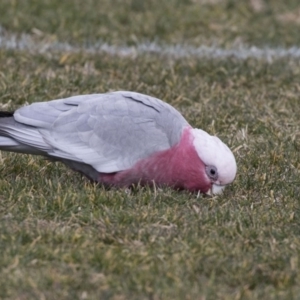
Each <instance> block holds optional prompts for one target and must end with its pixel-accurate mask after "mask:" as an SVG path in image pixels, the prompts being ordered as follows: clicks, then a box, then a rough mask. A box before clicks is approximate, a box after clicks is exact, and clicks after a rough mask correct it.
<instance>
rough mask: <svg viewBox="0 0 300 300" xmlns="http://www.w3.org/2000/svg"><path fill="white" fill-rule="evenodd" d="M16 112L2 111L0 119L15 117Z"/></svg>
mask: <svg viewBox="0 0 300 300" xmlns="http://www.w3.org/2000/svg"><path fill="white" fill-rule="evenodd" d="M13 115H14V111H0V118H9V117H13Z"/></svg>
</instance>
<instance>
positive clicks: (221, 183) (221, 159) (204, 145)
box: [192, 129, 237, 194]
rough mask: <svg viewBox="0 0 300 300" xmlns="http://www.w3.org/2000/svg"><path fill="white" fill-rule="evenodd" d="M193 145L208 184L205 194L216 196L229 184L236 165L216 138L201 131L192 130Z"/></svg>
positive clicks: (225, 147)
mask: <svg viewBox="0 0 300 300" xmlns="http://www.w3.org/2000/svg"><path fill="white" fill-rule="evenodd" d="M192 135H193V137H194V139H193V145H194V147H195V149H196V151H197V154H198V156H199V158H200V159H201V161H202V162H203V164H204V165H205V174H204V176H205V178H206V180H207V182H208V183H210V189H209V190H208V191H207V192H206V193H207V194H218V193H221V192H222V191H223V189H224V188H225V186H226V185H227V184H229V183H231V182H232V181H233V180H234V178H235V176H236V171H237V165H236V161H235V158H234V155H233V153H232V152H231V150H230V149H229V148H228V147H227V145H225V144H224V143H223V142H222V141H221V140H220V139H219V138H218V137H216V136H211V135H209V134H208V133H207V132H205V131H203V130H201V129H192Z"/></svg>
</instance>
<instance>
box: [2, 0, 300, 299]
mask: <svg viewBox="0 0 300 300" xmlns="http://www.w3.org/2000/svg"><path fill="white" fill-rule="evenodd" d="M283 2H284V3H283ZM0 11H1V12H2V14H3V15H1V18H0V26H1V31H0V66H1V68H0V108H1V109H5V110H7V109H15V108H17V107H20V106H21V105H24V104H26V103H31V102H36V101H47V100H50V99H56V98H61V97H67V96H70V95H76V94H86V93H96V92H97V93H99V92H107V91H110V90H132V91H138V92H142V93H145V94H149V95H152V96H155V97H158V98H160V99H163V100H165V101H166V102H168V103H170V104H172V105H173V106H175V107H176V108H177V109H178V110H180V111H181V112H182V114H183V115H184V116H185V118H186V119H187V120H188V121H189V122H190V124H191V125H193V126H194V127H198V128H202V129H204V130H206V131H208V132H209V133H211V134H215V135H217V136H219V137H220V138H221V139H222V140H223V141H224V142H226V143H227V144H228V145H229V146H230V148H231V149H232V150H233V152H234V154H235V156H236V160H237V164H238V174H237V178H236V180H235V181H234V183H233V184H231V185H230V186H228V187H227V188H226V190H225V192H224V194H222V195H220V196H215V197H206V196H200V197H199V198H197V195H195V194H191V193H188V192H178V191H173V190H171V189H167V188H165V189H158V190H157V189H150V188H137V189H135V190H133V191H132V192H131V193H127V192H125V191H124V190H117V189H110V190H105V189H104V188H103V187H101V186H98V185H93V184H91V183H90V182H88V181H87V180H86V179H85V178H83V177H81V176H80V175H79V174H77V173H74V172H73V171H71V170H69V169H67V168H66V167H64V165H62V164H60V163H50V162H48V161H47V160H44V159H43V158H40V157H33V156H29V155H20V154H14V153H5V152H0V174H1V177H0V201H1V205H0V253H1V257H0V298H1V299H20V300H21V299H22V300H23V299H115V300H122V299H155V300H156V299H191V300H193V299H199V300H200V299H201V300H204V299H212V300H213V299H251V300H252V299H300V257H299V256H300V211H299V209H300V204H299V199H300V187H299V183H300V175H299V171H300V142H299V138H300V118H299V116H300V105H299V100H300V59H299V58H297V57H293V56H291V57H289V56H284V57H281V58H280V57H276V56H275V57H273V58H272V59H264V58H256V57H248V58H246V59H240V58H238V57H235V56H232V57H222V56H220V57H197V56H194V55H190V56H189V55H185V56H184V57H176V56H173V55H168V53H164V54H160V53H158V52H155V53H154V52H153V53H151V52H145V53H136V54H130V55H121V54H118V53H109V51H108V52H101V51H87V49H90V48H91V47H92V46H93V45H95V44H97V43H98V44H99V43H106V44H107V45H111V46H115V47H123V46H129V47H133V49H134V47H137V46H138V45H140V44H141V43H151V42H155V43H156V45H161V46H162V47H166V46H167V45H168V46H172V45H182V47H185V46H188V47H199V46H201V45H202V46H203V45H204V46H208V47H216V48H218V49H237V50H238V49H240V47H241V45H242V46H243V47H251V46H256V47H259V48H260V49H264V47H268V48H269V49H273V48H274V49H279V48H280V49H287V48H288V47H299V46H300V34H299V32H300V4H299V2H298V1H296V0H294V1H293V0H289V1H279V0H270V1H267V0H265V1H264V0H251V1H250V0H249V1H234V0H202V1H201V0H198V1H197V0H194V1H192V0H190V1H188V0H185V1H184V0H181V1H180V0H168V1H158V0H149V1H142V0H130V1H129V0H122V1H121V0H119V1H117V0H116V1H109V0H101V1H96V0H88V1H79V0H73V1H71V0H66V1H58V0H43V1H38V0H24V1H23V0H22V1H12V0H1V2H0ZM3 12H5V13H3ZM12 36H13V37H14V39H20V40H22V37H24V36H26V37H27V38H28V37H29V38H30V41H31V43H32V47H33V48H34V43H36V44H38V45H43V44H48V45H49V44H51V45H58V44H59V43H65V44H67V45H69V46H70V48H69V49H73V48H72V47H77V48H76V49H78V51H73V50H68V47H64V48H61V49H60V48H59V47H56V46H53V47H52V48H51V49H48V48H47V49H45V50H41V51H37V49H35V50H34V51H31V50H30V49H29V48H28V47H27V48H26V49H23V48H18V47H14V46H12V47H10V48H9V49H8V47H2V46H1V45H2V44H1V43H3V41H5V40H7V39H9V38H11V37H12ZM89 47H90V48H89ZM35 48H37V47H35Z"/></svg>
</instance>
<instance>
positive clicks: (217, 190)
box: [206, 184, 225, 196]
mask: <svg viewBox="0 0 300 300" xmlns="http://www.w3.org/2000/svg"><path fill="white" fill-rule="evenodd" d="M224 189H225V185H218V184H212V185H211V188H210V189H209V190H208V191H207V192H206V194H207V195H209V196H213V195H217V194H221V193H222V192H223V190H224Z"/></svg>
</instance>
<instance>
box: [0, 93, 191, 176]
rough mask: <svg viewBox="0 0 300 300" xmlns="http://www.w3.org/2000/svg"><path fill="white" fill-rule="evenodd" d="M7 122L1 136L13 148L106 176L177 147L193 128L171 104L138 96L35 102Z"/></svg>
mask: <svg viewBox="0 0 300 300" xmlns="http://www.w3.org/2000/svg"><path fill="white" fill-rule="evenodd" d="M5 119H7V120H6V121H4V122H0V135H2V136H5V138H6V139H11V144H12V146H15V145H13V144H14V143H17V144H19V145H20V146H19V147H23V148H24V147H25V148H26V146H27V147H28V151H27V152H30V151H29V150H31V153H33V151H32V149H35V151H36V152H38V153H35V154H40V153H39V152H42V153H43V154H44V155H47V156H50V157H54V158H56V159H58V160H69V161H74V162H78V163H84V164H87V165H90V166H92V167H93V168H94V169H95V170H97V171H98V172H103V173H112V172H118V171H121V170H125V169H128V168H130V167H132V166H133V165H134V164H135V163H136V162H137V161H138V160H140V159H143V158H146V157H148V156H150V155H151V154H153V153H155V152H157V151H163V150H166V149H168V148H170V147H172V146H174V145H175V144H176V143H178V142H179V140H180V136H181V133H182V131H183V129H184V128H185V127H186V126H188V123H187V121H186V120H185V119H184V118H183V117H182V115H181V114H180V113H179V112H178V111H177V110H175V109H174V108H173V107H172V106H170V105H168V104H166V103H165V102H163V101H161V100H159V99H156V98H153V97H150V96H146V95H142V94H138V93H133V92H113V93H107V94H94V95H83V96H75V97H70V98H66V99H59V100H53V101H49V102H41V103H34V104H32V105H29V106H25V107H22V108H20V109H18V110H17V111H16V112H15V114H14V119H13V120H12V119H11V118H4V119H3V120H5ZM3 138H4V137H3ZM0 148H3V145H1V139H0ZM23 148H22V149H23ZM24 152H26V151H24Z"/></svg>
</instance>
